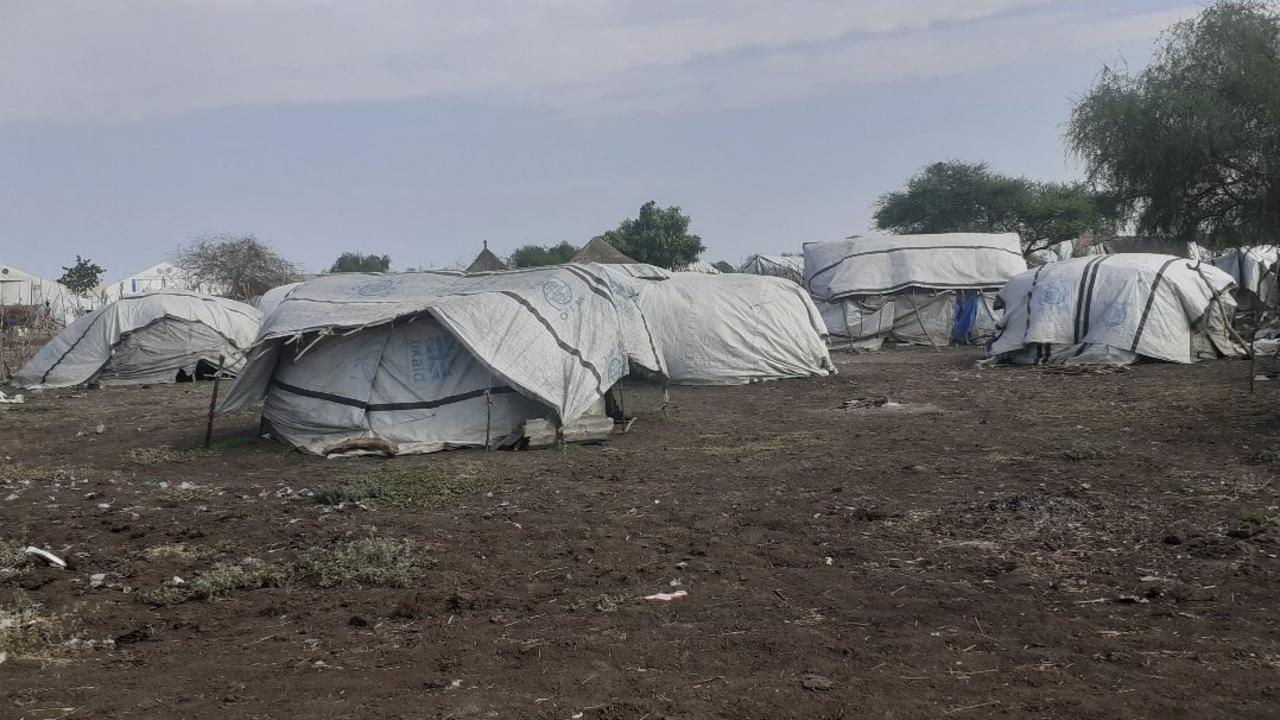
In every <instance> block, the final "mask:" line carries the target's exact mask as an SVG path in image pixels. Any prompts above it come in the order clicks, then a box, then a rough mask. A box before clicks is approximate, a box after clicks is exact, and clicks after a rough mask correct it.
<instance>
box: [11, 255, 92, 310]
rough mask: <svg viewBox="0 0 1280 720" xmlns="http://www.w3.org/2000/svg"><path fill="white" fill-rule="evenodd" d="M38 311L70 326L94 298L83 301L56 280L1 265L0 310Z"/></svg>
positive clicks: (90, 305)
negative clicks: (27, 308)
mask: <svg viewBox="0 0 1280 720" xmlns="http://www.w3.org/2000/svg"><path fill="white" fill-rule="evenodd" d="M14 306H23V307H30V308H35V309H36V312H38V313H40V314H41V315H42V316H44V315H45V314H47V316H48V319H49V320H51V321H53V322H56V323H58V324H59V325H70V324H71V323H72V322H74V321H75V319H76V318H77V317H79V316H80V314H81V313H83V312H85V311H87V310H89V309H90V308H92V307H93V301H92V299H91V298H80V297H77V296H76V294H75V293H73V292H71V289H70V288H68V287H66V286H65V285H62V284H60V283H58V282H56V281H54V280H48V279H46V278H42V277H40V276H39V275H34V274H32V273H29V272H26V271H24V270H22V269H20V268H16V267H14V266H12V265H5V264H4V263H3V262H0V307H5V308H12V307H14Z"/></svg>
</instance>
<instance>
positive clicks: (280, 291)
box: [256, 282, 302, 320]
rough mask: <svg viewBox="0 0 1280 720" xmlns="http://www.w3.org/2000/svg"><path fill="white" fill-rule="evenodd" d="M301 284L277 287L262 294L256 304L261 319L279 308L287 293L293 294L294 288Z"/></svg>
mask: <svg viewBox="0 0 1280 720" xmlns="http://www.w3.org/2000/svg"><path fill="white" fill-rule="evenodd" d="M301 284H302V283H300V282H296V283H289V284H287V285H278V286H276V287H273V288H271V289H270V290H268V291H266V292H265V293H263V294H262V297H260V298H258V302H257V303H256V305H257V306H258V312H260V313H262V317H263V319H264V320H265V319H266V317H267V316H268V315H270V314H271V313H272V311H274V310H275V309H276V308H277V307H279V306H280V302H281V301H282V300H284V299H285V298H286V297H288V296H289V293H291V292H293V290H294V288H296V287H298V286H299V285H301Z"/></svg>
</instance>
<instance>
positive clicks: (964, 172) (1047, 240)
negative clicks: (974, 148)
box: [873, 160, 1113, 253]
mask: <svg viewBox="0 0 1280 720" xmlns="http://www.w3.org/2000/svg"><path fill="white" fill-rule="evenodd" d="M1112 217H1113V210H1112V208H1111V205H1110V203H1109V202H1108V200H1107V198H1106V197H1104V196H1102V195H1099V194H1097V193H1094V192H1093V191H1091V190H1090V189H1089V188H1088V187H1086V186H1085V185H1083V184H1081V183H1056V182H1035V181H1032V180H1028V179H1026V178H1021V177H1010V176H1008V175H1003V174H1001V173H998V172H995V171H994V170H992V169H991V168H990V167H989V166H988V165H987V164H986V163H966V162H960V161H956V160H952V161H947V162H938V163H934V164H932V165H929V166H927V167H925V168H924V169H923V170H921V171H920V172H918V173H916V174H915V175H913V176H912V177H911V178H910V179H908V180H907V184H906V187H905V188H904V189H903V190H900V191H896V192H889V193H885V194H884V195H881V196H880V199H879V201H878V202H877V203H876V209H875V214H874V216H873V221H874V222H875V225H876V227H877V228H879V229H881V230H887V231H890V232H894V233H899V234H918V233H949V232H1016V233H1018V235H1019V237H1021V239H1022V250H1023V252H1024V253H1032V252H1034V251H1036V250H1040V249H1043V248H1046V247H1049V246H1050V245H1053V244H1055V243H1058V242H1061V241H1063V240H1072V239H1074V238H1077V237H1079V236H1080V235H1082V234H1084V233H1086V232H1099V231H1102V230H1105V229H1108V228H1110V227H1111V225H1112V224H1113V223H1112Z"/></svg>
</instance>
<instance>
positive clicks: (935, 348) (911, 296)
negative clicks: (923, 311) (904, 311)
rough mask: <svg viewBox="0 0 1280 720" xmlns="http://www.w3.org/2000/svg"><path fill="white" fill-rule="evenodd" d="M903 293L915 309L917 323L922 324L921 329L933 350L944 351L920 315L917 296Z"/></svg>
mask: <svg viewBox="0 0 1280 720" xmlns="http://www.w3.org/2000/svg"><path fill="white" fill-rule="evenodd" d="M903 294H904V295H906V297H907V302H909V303H911V309H912V310H915V312H916V323H917V324H919V325H920V330H921V332H923V333H924V337H925V339H926V340H928V341H929V344H930V345H932V346H933V351H934V352H942V348H940V347H938V344H937V343H935V342H934V341H933V336H932V335H930V334H929V329H928V328H926V327H925V326H924V320H923V319H922V318H921V317H920V308H919V307H917V306H916V299H915V297H914V296H913V295H912V293H903Z"/></svg>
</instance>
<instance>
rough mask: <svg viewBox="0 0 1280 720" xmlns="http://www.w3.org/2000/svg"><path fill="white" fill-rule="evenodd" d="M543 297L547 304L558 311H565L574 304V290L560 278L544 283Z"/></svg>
mask: <svg viewBox="0 0 1280 720" xmlns="http://www.w3.org/2000/svg"><path fill="white" fill-rule="evenodd" d="M542 297H543V298H545V299H546V301H547V304H549V305H551V306H552V307H554V308H556V309H557V310H563V309H565V308H567V307H569V304H570V303H572V302H573V288H571V287H569V283H567V282H565V281H563V280H561V279H559V278H551V279H550V280H548V281H546V282H544V283H542Z"/></svg>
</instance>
